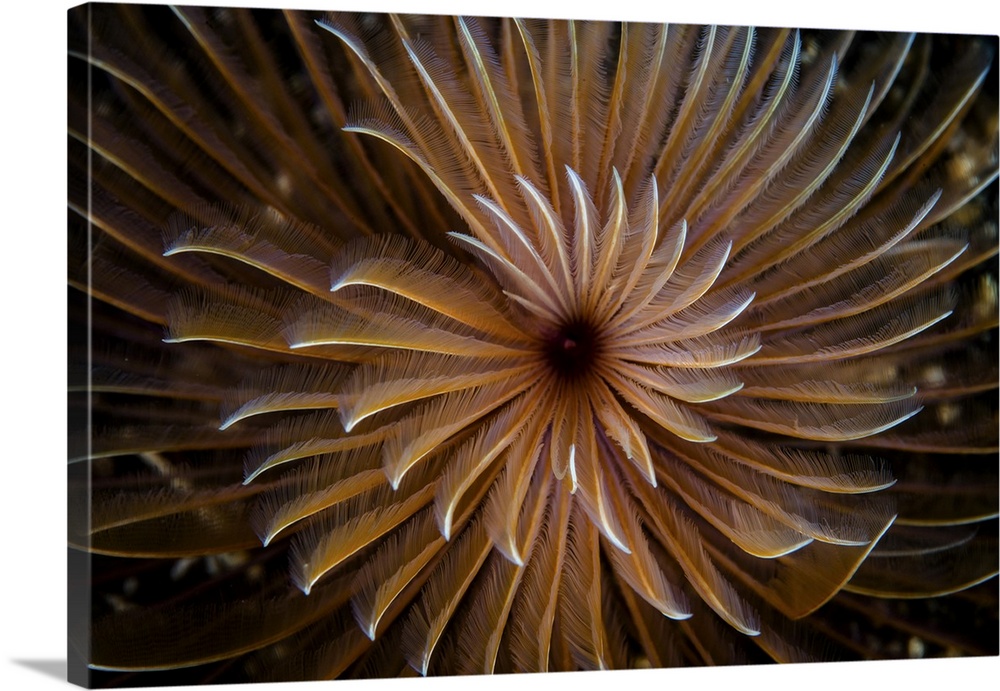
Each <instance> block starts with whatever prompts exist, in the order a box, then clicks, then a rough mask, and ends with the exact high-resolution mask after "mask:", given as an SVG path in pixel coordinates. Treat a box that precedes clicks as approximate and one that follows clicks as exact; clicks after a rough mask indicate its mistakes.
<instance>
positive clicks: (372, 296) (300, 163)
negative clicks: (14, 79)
mask: <svg viewBox="0 0 1000 691" xmlns="http://www.w3.org/2000/svg"><path fill="white" fill-rule="evenodd" d="M994 43H995V42H994ZM995 53H996V46H995V45H992V44H991V43H990V42H989V41H988V40H985V39H978V38H972V37H970V38H960V37H947V36H929V35H904V34H856V33H851V32H826V31H794V30H773V29H763V30H758V29H753V28H747V27H694V26H660V25H655V24H632V23H603V22H572V21H541V20H493V19H479V18H453V17H426V16H381V15H351V14H346V15H335V16H312V15H310V14H306V13H299V12H272V11H249V10H238V9H225V10H221V9H219V10H213V9H204V8H173V9H166V8H159V7H124V6H111V5H95V6H91V7H88V8H82V9H77V10H73V11H72V12H71V35H70V70H71V84H72V87H71V89H70V169H71V173H72V174H73V175H72V176H71V179H72V181H71V187H70V222H69V225H70V241H71V247H72V248H73V252H71V257H72V258H73V259H74V260H75V262H74V263H73V264H72V265H71V267H70V284H71V287H72V288H71V293H70V303H71V308H72V309H71V322H72V323H71V325H72V326H78V327H80V328H81V329H83V328H86V329H89V333H90V339H91V341H90V343H91V350H89V351H85V349H80V350H76V351H74V352H73V357H74V362H75V365H76V369H75V370H74V372H75V374H76V375H77V376H76V378H75V382H76V383H75V385H74V387H73V390H72V392H71V399H70V404H71V413H74V412H76V411H88V414H89V418H88V420H89V426H88V427H86V428H84V429H83V433H82V434H81V435H80V436H79V437H78V438H76V439H75V441H76V442H78V443H77V444H76V449H77V452H76V453H74V456H75V457H74V458H73V459H72V462H71V464H70V491H71V537H70V540H71V544H72V545H73V546H74V547H75V548H77V549H81V550H86V554H88V555H90V556H89V557H87V559H86V563H87V567H86V573H87V577H88V578H89V579H92V583H87V585H89V586H92V592H93V595H92V597H93V599H92V601H91V602H90V605H89V607H88V612H87V614H88V617H86V619H87V627H86V630H85V631H83V632H82V634H81V636H80V637H79V640H80V641H81V642H80V643H79V646H80V649H81V655H82V656H83V657H84V658H85V660H86V662H87V664H89V666H90V667H91V669H92V670H95V671H94V672H93V673H92V674H93V676H92V677H91V681H93V682H94V683H101V684H113V683H121V682H123V681H125V682H128V683H135V682H136V681H137V680H138V681H139V682H141V683H144V680H145V679H146V677H142V676H140V677H135V676H129V675H128V674H126V676H124V677H123V676H121V673H122V672H126V673H131V672H135V671H159V672H160V673H161V675H162V676H155V677H150V679H155V680H157V681H161V682H174V683H178V682H182V681H192V680H216V681H231V680H241V679H314V678H330V677H341V676H342V677H373V676H395V675H400V674H406V673H413V672H416V673H419V674H425V675H426V674H452V673H470V672H486V673H489V672H509V671H537V670H565V669H581V668H582V669H591V668H602V669H603V668H620V667H636V666H656V667H660V666H675V665H689V664H695V665H699V664H725V663H740V662H757V661H765V660H777V661H801V660H823V659H853V658H858V657H862V658H867V657H903V656H906V655H911V656H912V655H917V654H919V655H925V654H926V655H947V654H961V655H967V654H996V652H997V637H996V614H997V598H996V582H995V581H990V579H991V578H992V577H993V576H994V575H995V574H996V571H997V522H996V521H997V518H996V517H997V511H998V498H997V455H996V454H997V428H998V422H997V405H996V402H997V395H996V388H997V380H998V374H997V357H996V349H997V343H996V335H997V323H998V320H997V287H996V275H997V269H996V255H997V227H996V216H997V183H996V179H997V107H996V93H995V89H994V88H993V87H994V86H995V81H996V79H995V67H994V65H995V60H996V58H995ZM991 70H994V72H993V77H992V78H989V77H988V75H989V74H990V73H991ZM71 441H72V440H71ZM88 496H89V500H83V499H80V498H81V497H88ZM81 554H82V553H81ZM984 582H986V583H985V584H984ZM295 586H297V587H295ZM977 586H978V587H977ZM955 593H957V594H955ZM943 595H948V596H949V597H945V598H940V599H931V598H932V596H943ZM88 597H89V596H88ZM167 670H176V671H169V672H168V671H167Z"/></svg>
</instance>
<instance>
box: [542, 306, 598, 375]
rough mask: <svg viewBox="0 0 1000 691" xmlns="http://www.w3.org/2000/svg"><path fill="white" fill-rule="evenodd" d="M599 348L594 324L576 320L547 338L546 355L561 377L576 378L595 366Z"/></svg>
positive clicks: (564, 325)
mask: <svg viewBox="0 0 1000 691" xmlns="http://www.w3.org/2000/svg"><path fill="white" fill-rule="evenodd" d="M598 348H599V344H598V338H597V333H596V330H595V329H594V328H593V326H592V325H590V324H587V323H586V322H584V321H582V320H576V321H572V322H568V323H566V324H563V325H562V326H560V327H559V328H558V329H556V330H555V332H554V333H553V334H552V335H551V336H550V337H549V338H548V339H547V341H546V343H545V355H546V357H547V358H548V361H549V365H550V366H551V367H552V369H553V370H555V372H556V373H557V374H558V375H559V376H560V377H563V378H565V379H568V380H575V379H579V378H581V377H582V376H584V375H585V374H587V372H589V371H590V370H591V369H592V368H593V365H594V360H595V358H596V356H597V351H598Z"/></svg>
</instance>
